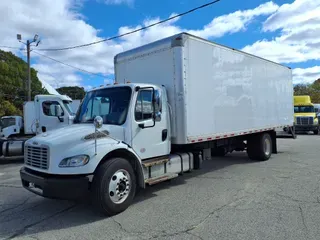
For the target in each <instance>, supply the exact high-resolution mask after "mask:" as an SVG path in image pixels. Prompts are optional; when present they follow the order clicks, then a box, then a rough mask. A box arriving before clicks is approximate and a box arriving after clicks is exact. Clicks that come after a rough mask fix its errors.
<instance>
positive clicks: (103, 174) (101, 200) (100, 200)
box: [92, 158, 137, 216]
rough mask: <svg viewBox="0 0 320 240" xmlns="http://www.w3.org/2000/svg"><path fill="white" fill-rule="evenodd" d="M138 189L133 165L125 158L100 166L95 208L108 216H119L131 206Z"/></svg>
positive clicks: (95, 192)
mask: <svg viewBox="0 0 320 240" xmlns="http://www.w3.org/2000/svg"><path fill="white" fill-rule="evenodd" d="M119 188H120V190H119ZM136 188H137V186H136V176H135V172H134V170H133V168H132V166H131V164H130V163H129V162H128V161H127V160H126V159H123V158H112V159H110V160H108V161H106V162H105V163H103V164H102V165H101V166H99V168H98V169H97V171H96V173H95V175H94V178H93V182H92V203H93V207H94V208H95V209H96V210H97V211H99V212H101V213H102V214H104V215H107V216H113V215H116V214H119V213H121V212H123V211H125V210H126V209H127V208H128V207H129V206H130V205H131V203H132V201H133V199H134V196H135V193H136ZM121 195H122V198H121ZM117 200H118V201H117Z"/></svg>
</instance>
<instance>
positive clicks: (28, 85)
mask: <svg viewBox="0 0 320 240" xmlns="http://www.w3.org/2000/svg"><path fill="white" fill-rule="evenodd" d="M27 60H28V84H26V85H27V89H28V90H27V91H28V101H31V71H30V41H29V40H27Z"/></svg>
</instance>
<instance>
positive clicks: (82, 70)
mask: <svg viewBox="0 0 320 240" xmlns="http://www.w3.org/2000/svg"><path fill="white" fill-rule="evenodd" d="M33 52H34V53H36V54H38V55H40V56H42V57H45V58H48V59H50V60H52V61H55V62H57V63H60V64H62V65H65V66H68V67H71V68H74V69H77V70H78V71H81V72H85V73H88V74H92V75H96V76H98V77H102V78H106V76H103V75H100V74H97V73H93V72H89V71H87V70H84V69H82V68H78V67H75V66H72V65H70V64H68V63H64V62H61V61H59V60H57V59H54V58H52V57H49V56H46V55H44V54H41V53H39V52H36V51H34V50H33Z"/></svg>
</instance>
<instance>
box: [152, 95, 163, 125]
mask: <svg viewBox="0 0 320 240" xmlns="http://www.w3.org/2000/svg"><path fill="white" fill-rule="evenodd" d="M161 99H162V97H161V91H160V90H155V91H154V106H153V107H154V111H155V112H154V120H155V121H156V122H160V121H161V109H162V101H161Z"/></svg>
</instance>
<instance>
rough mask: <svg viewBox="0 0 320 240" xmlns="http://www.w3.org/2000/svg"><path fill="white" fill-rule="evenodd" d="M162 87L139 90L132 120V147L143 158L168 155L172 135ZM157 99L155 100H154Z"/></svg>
mask: <svg viewBox="0 0 320 240" xmlns="http://www.w3.org/2000/svg"><path fill="white" fill-rule="evenodd" d="M161 92H162V90H161V89H153V88H142V89H140V90H139V91H138V93H137V97H136V101H135V106H134V114H133V120H132V147H133V149H134V150H135V152H136V153H137V154H138V155H139V157H140V158H141V159H147V158H152V157H158V156H164V155H168V154H169V152H170V136H169V129H168V119H167V108H166V105H163V104H162V102H163V98H164V96H163V94H161ZM154 99H155V101H153V100H154Z"/></svg>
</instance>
